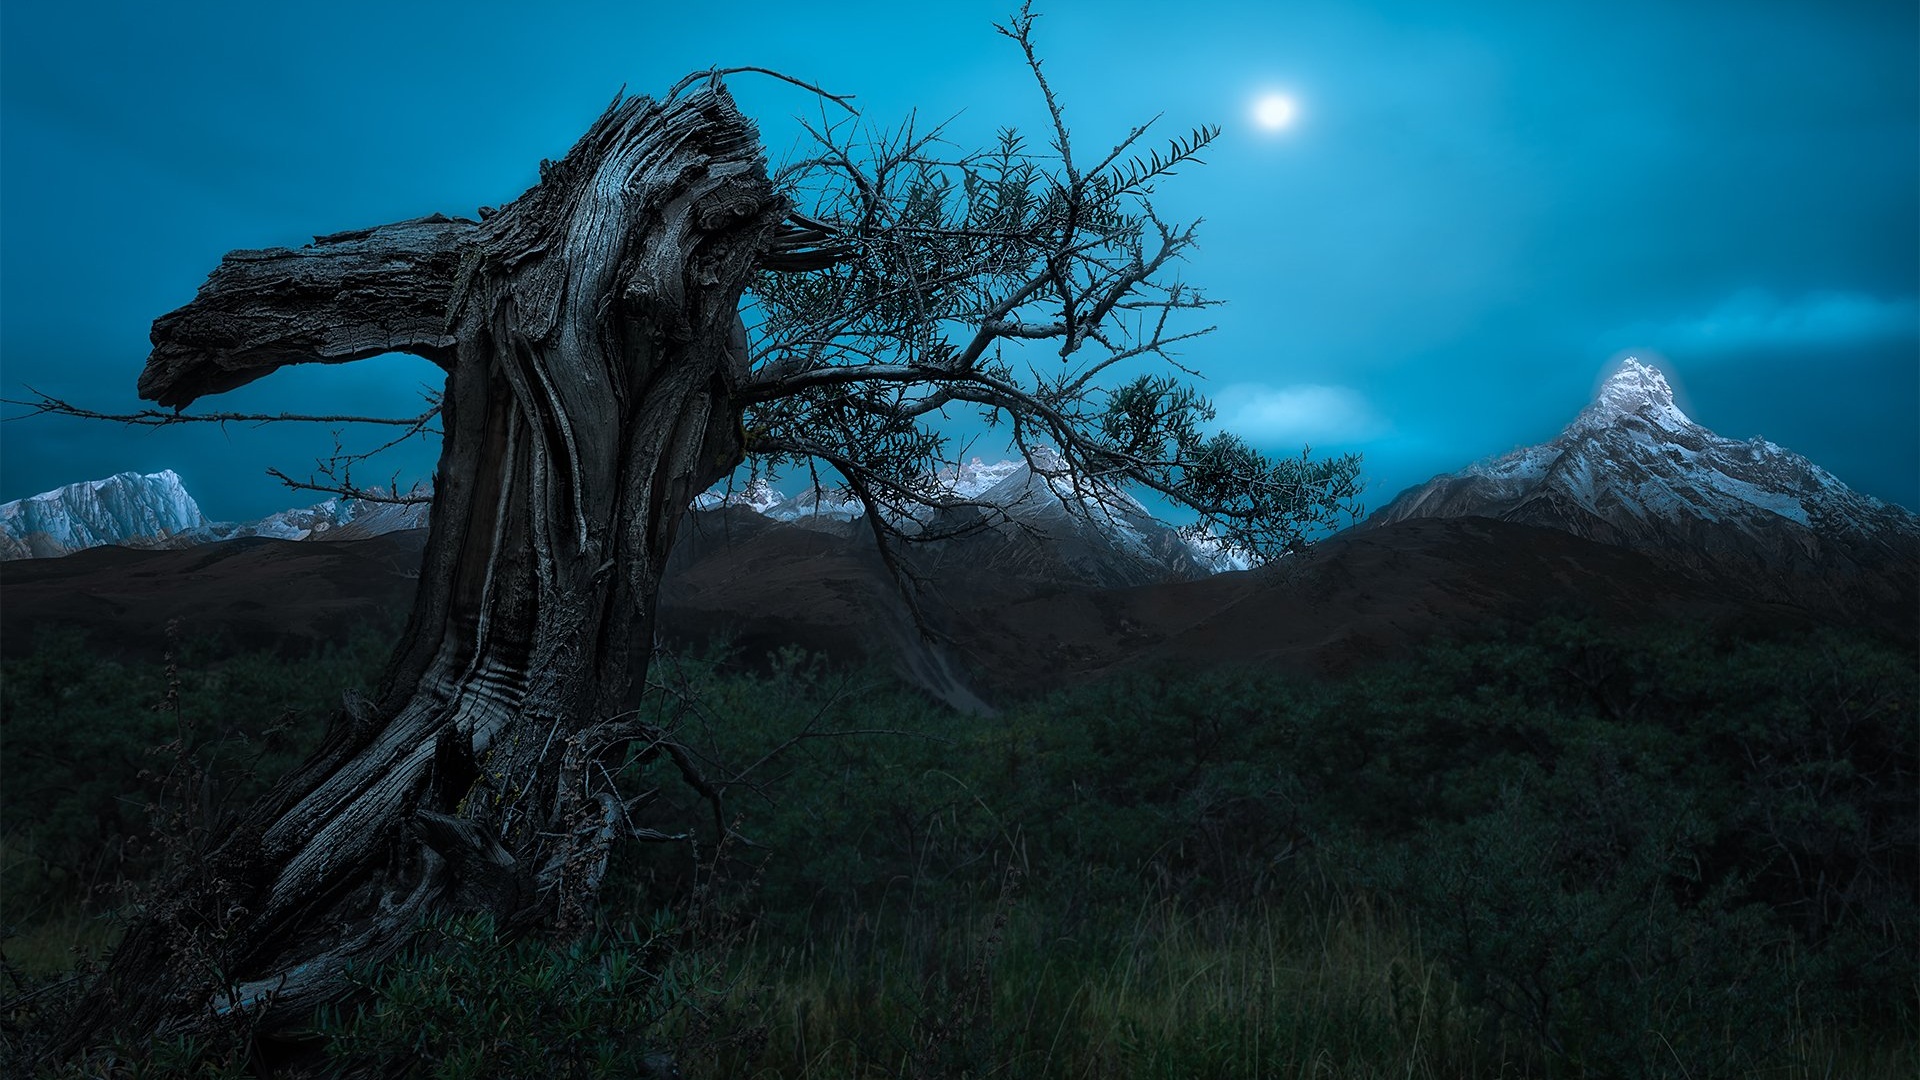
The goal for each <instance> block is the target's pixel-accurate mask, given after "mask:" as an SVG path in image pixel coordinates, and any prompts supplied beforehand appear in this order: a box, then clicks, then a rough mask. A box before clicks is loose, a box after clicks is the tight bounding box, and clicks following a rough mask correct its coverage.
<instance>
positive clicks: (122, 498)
mask: <svg viewBox="0 0 1920 1080" xmlns="http://www.w3.org/2000/svg"><path fill="white" fill-rule="evenodd" d="M426 524H427V505H426V504H425V503H387V502H374V501H365V500H359V499H328V500H326V501H325V502H322V503H317V504H315V505H313V506H307V507H300V508H296V509H292V510H282V511H279V512H278V513H274V514H269V515H268V516H266V517H264V518H261V519H260V520H258V521H248V522H240V523H235V522H217V521H208V520H207V518H206V515H205V514H204V513H202V512H201V510H200V505H199V504H198V503H196V502H195V501H194V499H193V496H192V495H189V494H188V493H187V489H186V487H185V485H183V484H182V483H181V482H180V477H179V475H178V474H176V473H175V472H174V471H173V470H172V469H166V470H163V471H161V472H157V473H151V474H148V475H145V476H142V475H141V474H139V473H134V472H125V473H120V474H119V475H117V476H110V477H107V478H106V479H105V480H88V481H84V482H82V483H78V484H68V485H67V486H66V487H62V488H56V489H54V490H53V491H48V492H43V493H41V494H39V495H35V496H32V497H31V498H26V499H17V500H15V501H13V502H10V503H0V561H4V560H9V559H44V558H53V557H57V556H61V555H67V554H71V553H73V552H75V551H81V550H84V549H86V548H95V547H103V546H105V545H108V544H117V545H120V546H122V547H143V548H155V547H166V548H180V547H192V546H194V545H197V544H209V543H215V542H217V541H221V540H235V539H239V538H241V537H246V536H265V537H269V538H272V539H276V540H319V539H330V540H356V539H365V538H367V537H369V536H378V535H381V534H382V533H389V532H397V531H399V530H402V529H421V528H425V527H426Z"/></svg>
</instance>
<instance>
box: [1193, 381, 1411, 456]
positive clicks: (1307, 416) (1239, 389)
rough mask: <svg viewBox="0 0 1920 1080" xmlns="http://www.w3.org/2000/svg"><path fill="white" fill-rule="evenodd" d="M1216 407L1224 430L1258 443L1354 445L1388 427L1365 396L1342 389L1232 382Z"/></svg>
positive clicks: (1216, 397)
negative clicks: (1344, 443)
mask: <svg viewBox="0 0 1920 1080" xmlns="http://www.w3.org/2000/svg"><path fill="white" fill-rule="evenodd" d="M1213 403H1214V408H1215V409H1216V411H1217V413H1218V422H1219V426H1220V428H1221V429H1222V430H1225V431H1231V432H1233V433H1235V434H1237V435H1240V436H1241V437H1243V438H1245V439H1247V440H1248V441H1249V442H1254V443H1265V444H1271V443H1275V442H1355V441H1359V440H1363V439H1370V438H1373V437H1375V436H1377V435H1380V434H1382V433H1384V432H1385V431H1386V430H1387V427H1388V425H1387V422H1386V421H1385V420H1384V419H1382V418H1381V416H1380V415H1379V414H1378V413H1376V412H1375V411H1374V409H1373V406H1371V405H1369V404H1368V403H1367V400H1366V399H1365V398H1363V397H1361V396H1360V395H1359V394H1358V393H1356V392H1354V391H1352V390H1349V389H1348V388H1346V387H1344V386H1321V385H1318V384H1314V383H1300V384H1297V385H1294V386H1281V387H1273V386H1267V385H1265V384H1262V383H1234V384H1232V385H1230V386H1227V387H1225V388H1224V389H1222V390H1221V391H1220V393H1219V394H1217V395H1215V397H1214V402H1213Z"/></svg>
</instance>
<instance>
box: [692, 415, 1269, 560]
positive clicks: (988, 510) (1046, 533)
mask: <svg viewBox="0 0 1920 1080" xmlns="http://www.w3.org/2000/svg"><path fill="white" fill-rule="evenodd" d="M1036 466H1037V469H1036ZM936 480H937V483H938V487H937V490H938V493H939V495H940V497H942V498H944V499H946V500H949V501H955V502H962V503H966V504H968V505H962V506H955V507H951V508H948V509H943V510H936V511H917V512H916V513H915V514H914V515H911V516H909V515H900V516H898V517H896V518H895V519H894V522H893V523H894V524H895V525H897V526H899V527H900V528H901V529H902V531H904V532H907V533H909V534H911V533H915V532H920V531H923V530H931V531H934V532H947V531H950V530H953V529H955V528H957V527H963V526H966V525H969V524H972V523H976V522H978V523H984V524H985V525H986V528H985V530H984V531H983V534H982V535H983V536H985V537H989V538H991V539H990V540H987V541H984V542H983V541H982V539H981V537H979V536H975V537H967V538H964V539H962V540H960V541H956V542H955V546H954V550H953V551H951V552H948V553H947V554H948V557H958V558H967V559H974V560H985V562H986V564H987V565H989V566H993V567H995V568H998V569H1002V570H1007V571H1011V572H1020V573H1028V574H1032V575H1036V576H1052V577H1060V576H1065V577H1070V578H1072V579H1074V580H1079V581H1085V582H1089V583H1094V584H1103V585H1141V584H1147V583H1150V582H1157V581H1165V580H1168V579H1169V578H1176V579H1178V578H1192V577H1204V576H1206V575H1208V574H1214V573H1219V572H1221V571H1225V570H1245V569H1248V568H1249V567H1250V566H1251V565H1253V561H1252V559H1251V558H1250V556H1248V555H1247V554H1246V553H1244V552H1242V551H1240V550H1238V549H1236V548H1234V547H1232V546H1230V545H1228V544H1227V543H1226V542H1224V541H1223V540H1221V539H1220V538H1218V537H1216V536H1213V535H1211V534H1209V533H1207V532H1205V531H1203V530H1198V529H1194V528H1191V527H1189V528H1185V529H1181V528H1175V527H1172V526H1169V525H1167V524H1166V523H1164V522H1162V521H1159V520H1158V519H1156V518H1155V517H1154V516H1153V514H1152V513H1151V512H1150V511H1149V510H1148V509H1147V508H1146V507H1145V506H1144V505H1142V504H1141V503H1140V502H1139V500H1137V499H1135V498H1133V497H1132V496H1131V495H1128V494H1127V493H1126V492H1124V491H1121V490H1119V489H1117V488H1114V487H1111V486H1106V485H1097V484H1090V485H1085V486H1083V488H1082V489H1081V490H1080V491H1075V490H1074V489H1073V484H1072V479H1071V477H1070V476H1069V475H1067V473H1066V463H1065V462H1064V461H1063V460H1062V459H1061V458H1060V457H1059V456H1058V455H1057V454H1055V453H1054V452H1052V451H1050V450H1048V449H1045V448H1040V449H1037V450H1035V451H1034V454H1033V462H1032V463H1031V464H1030V463H1028V462H1027V461H1026V460H1023V459H1015V460H1010V461H998V462H991V463H989V462H985V461H982V460H981V459H979V458H977V457H976V458H973V459H972V460H970V461H967V462H965V463H962V464H960V465H958V466H957V467H956V468H953V469H949V470H946V471H944V472H942V473H940V474H939V475H938V476H937V477H936ZM694 506H695V508H696V509H702V510H717V509H721V508H723V507H729V506H734V507H742V508H745V509H748V510H752V511H753V512H754V513H756V514H759V515H761V516H763V517H768V518H772V519H773V520H775V521H782V522H788V523H791V524H795V525H799V526H802V527H805V528H810V529H816V530H820V531H824V532H830V533H835V534H842V535H850V534H851V533H852V532H854V531H855V530H856V529H857V530H860V531H864V530H865V526H864V525H860V524H858V523H859V522H861V521H862V520H863V519H864V518H865V516H866V508H865V507H864V506H863V505H862V504H861V503H860V500H859V499H858V498H856V497H855V496H853V495H851V494H849V493H847V492H844V491H840V490H837V489H832V488H823V487H819V486H809V487H808V488H807V489H806V490H803V491H801V492H799V493H797V494H793V495H783V494H781V493H780V492H778V491H776V490H775V489H774V488H773V487H772V485H770V484H769V483H768V482H767V481H766V480H765V479H764V478H762V477H755V478H753V479H752V480H749V481H748V482H747V483H745V484H743V485H741V486H739V487H737V488H733V489H731V490H729V489H726V488H718V487H717V488H715V489H714V490H712V491H709V492H707V493H706V494H704V495H702V496H701V497H700V499H699V500H697V501H696V502H695V504H694ZM995 541H997V542H995ZM961 552H964V554H961ZM933 561H934V562H935V563H937V562H938V561H939V560H938V558H935V559H934V560H933Z"/></svg>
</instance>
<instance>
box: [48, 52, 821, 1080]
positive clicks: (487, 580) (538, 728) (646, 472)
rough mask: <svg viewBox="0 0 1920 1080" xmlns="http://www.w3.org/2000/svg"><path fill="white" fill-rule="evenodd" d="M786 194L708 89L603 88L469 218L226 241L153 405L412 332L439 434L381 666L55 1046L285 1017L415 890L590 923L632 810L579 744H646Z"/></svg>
mask: <svg viewBox="0 0 1920 1080" xmlns="http://www.w3.org/2000/svg"><path fill="white" fill-rule="evenodd" d="M785 209H786V208H785V204H784V201H783V200H782V199H781V198H779V197H778V196H777V195H776V194H775V193H774V191H773V190H772V188H771V186H770V184H769V182H768V180H767V174H766V167H765V162H764V160H763V158H762V155H761V150H760V146H759V140H758V135H757V133H756V131H755V130H754V128H753V126H752V125H751V124H750V123H749V122H748V121H747V120H746V119H744V118H743V117H742V116H741V115H740V114H739V112H738V111H737V110H736V109H735V107H734V105H733V102H732V100H731V98H730V97H729V95H728V94H727V93H726V91H725V90H724V88H722V87H721V86H720V85H719V84H718V83H717V81H715V82H712V83H710V84H706V85H703V86H700V87H698V88H697V89H696V90H695V91H694V92H693V93H691V94H689V95H687V96H684V97H680V98H676V99H672V100H669V101H667V102H665V103H659V102H654V101H651V100H648V99H645V98H627V99H624V100H617V101H616V102H615V103H614V104H613V105H612V106H611V107H610V108H609V109H608V110H607V112H606V113H605V114H604V115H602V116H601V117H600V119H599V120H598V121H597V122H596V123H595V124H594V125H593V127H592V128H591V130H589V131H588V132H587V133H586V135H585V136H584V137H583V138H581V140H580V141H579V143H578V144H577V145H575V146H574V148H573V149H572V151H571V152H570V153H569V154H568V155H567V156H566V158H565V159H563V160H561V161H559V162H557V163H543V165H542V169H541V181H540V183H539V184H538V185H537V186H535V187H534V188H532V189H531V190H529V191H528V192H527V193H526V194H524V195H523V196H521V197H520V198H519V199H518V200H516V201H515V202H514V203H512V204H511V205H509V206H506V207H504V208H502V209H501V210H500V211H499V212H498V213H497V214H494V215H491V216H489V217H488V218H487V219H486V220H484V221H482V222H470V221H461V220H455V219H446V218H440V217H433V218H423V219H419V220H415V221H409V222H402V223H399V224H395V225H388V226H384V227H381V228H377V229H371V230H366V231H364V232H355V233H346V234H339V235H335V236H329V237H321V238H319V239H317V240H316V241H315V243H314V244H313V245H311V246H309V247H306V248H302V249H299V250H297V251H295V250H286V249H274V250H268V251H245V252H235V253H233V254H231V255H229V256H227V258H226V259H225V260H224V261H223V262H222V264H221V266H220V268H219V269H218V270H217V271H215V272H214V274H213V275H212V277H211V278H210V279H209V281H208V282H207V284H206V286H205V287H203V288H202V289H201V291H200V294H199V295H198V296H197V297H196V298H195V299H194V300H193V301H192V302H191V303H189V304H188V305H187V306H186V307H184V308H182V309H180V310H179V311H176V312H173V313H172V314H169V315H166V316H163V317H162V318H160V319H158V320H156V322H155V323H154V331H153V333H154V350H153V355H152V358H151V359H150V360H149V362H148V365H147V369H146V372H145V373H144V374H143V375H142V376H141V380H140V392H141V394H142V396H144V397H147V398H151V399H153V400H155V401H158V402H161V403H163V404H170V405H185V404H187V403H189V402H191V401H193V400H194V399H196V398H198V397H201V396H203V395H207V394H215V393H219V392H221V391H223V390H227V389H231V388H232V387H235V386H238V385H241V384H242V383H245V382H248V381H251V380H253V379H256V378H260V377H262V376H264V375H267V374H269V373H271V372H272V371H273V370H275V369H276V368H278V367H280V366H282V365H285V364H291V363H300V362H307V361H321V362H341V361H347V360H353V359H358V358H361V357H365V356H371V355H374V354H377V353H380V352H385V351H390V350H404V351H409V352H415V353H418V354H420V355H423V356H427V357H429V358H432V359H434V360H435V361H436V362H439V363H441V364H442V365H443V366H445V367H447V368H448V371H449V375H448V386H447V391H446V395H445V398H444V410H445V411H444V416H443V420H444V429H445V444H444V448H443V451H442V454H441V459H440V464H439V468H438V471H437V473H436V476H435V491H434V503H433V509H432V517H431V531H430V539H429V541H428V546H427V551H426V555H425V560H424V565H423V567H422V570H421V577H420V590H419V594H418V598H417V600H416V602H415V605H414V608H413V612H412V615H411V619H410V622H409V624H408V627H407V631H406V634H405V637H404V639H403V642H402V644H401V645H400V646H399V648H398V650H397V652H396V655H395V656H394V658H393V661H392V663H391V666H390V668H389V670H388V673H387V675H386V677H385V680H384V682H383V685H382V687H381V688H380V690H379V691H378V693H377V694H376V695H375V697H374V699H373V700H371V701H369V702H364V703H360V704H358V705H356V706H354V707H350V708H348V709H346V710H343V712H342V714H341V716H340V717H339V718H338V720H337V721H336V724H335V726H334V728H333V730H332V732H331V733H330V735H329V737H328V739H327V740H326V743H325V745H324V746H323V747H322V748H321V749H320V750H319V751H318V752H317V754H316V755H315V757H314V758H313V759H311V760H310V761H308V762H307V763H306V764H305V765H304V766H302V767H301V768H300V769H299V770H297V771H296V772H295V773H294V774H293V775H291V776H289V777H288V778H286V780H284V781H283V782H282V783H281V784H280V785H279V786H278V787H277V788H276V789H275V791H274V793H273V794H272V795H270V796H269V797H268V799H267V800H266V801H265V802H264V803H263V804H262V805H260V806H257V807H255V808H253V810H252V811H251V812H250V816H249V817H248V818H247V819H246V820H244V821H242V822H240V823H239V825H238V827H237V828H235V829H234V830H233V831H232V832H231V834H230V835H229V836H228V837H227V838H226V839H225V840H224V842H223V843H222V844H221V845H220V846H219V847H218V848H217V850H215V851H214V852H212V853H211V855H210V857H208V858H207V859H205V860H204V862H203V864H202V865H200V866H199V867H198V868H196V869H194V870H192V871H190V872H187V873H185V874H183V876H182V877H181V879H180V880H179V881H177V882H175V883H174V884H173V886H172V887H171V888H170V890H169V891H168V892H166V893H164V894H163V900H162V902H161V903H159V904H157V905H155V906H154V907H153V909H152V910H151V911H150V912H149V913H148V915H147V917H146V918H145V919H144V921H143V922H142V923H140V924H139V925H137V926H136V927H134V928H133V929H132V930H131V932H130V933H129V935H128V936H127V938H126V941H125V943H124V945H123V946H122V947H121V949H120V950H119V952H118V953H117V954H116V956H115V957H114V959H113V961H112V963H111V965H110V967H109V969H108V970H107V972H106V973H105V976H104V977H103V978H102V979H101V981H100V982H99V984H98V985H97V986H96V987H95V989H94V991H93V998H92V999H91V1000H92V1003H93V1005H92V1011H91V1012H88V1013H83V1015H82V1017H81V1023H80V1024H79V1025H78V1027H77V1028H76V1030H75V1032H74V1034H73V1036H71V1037H70V1038H69V1039H68V1040H67V1043H68V1045H69V1046H75V1045H78V1042H79V1040H80V1039H83V1038H86V1037H90V1036H91V1035H92V1034H94V1033H96V1030H97V1026H98V1025H99V1024H100V1023H102V1022H106V1021H109V1020H111V1021H112V1022H114V1023H116V1024H118V1025H122V1026H123V1027H124V1028H127V1029H132V1030H137V1031H146V1032H153V1031H163V1030H186V1029H192V1028H195V1027H204V1026H206V1025H209V1024H213V1023H217V1022H218V1020H217V1017H218V1016H219V1015H220V1014H222V1013H230V1012H231V1011H232V1010H234V1009H236V1008H237V1009H243V1010H247V1011H249V1012H250V1013H253V1014H255V1015H254V1017H253V1019H255V1020H256V1021H257V1022H258V1023H260V1024H261V1025H262V1026H263V1029H264V1030H269V1031H271V1030H274V1029H276V1028H279V1027H284V1026H285V1025H286V1024H289V1023H297V1022H299V1021H300V1020H302V1019H303V1018H304V1017H305V1016H306V1015H307V1014H308V1012H309V1010H310V1009H311V1007H313V1006H315V1005H317V1004H320V1003H322V1002H325V1001H328V1000H330V999H333V998H335V997H337V996H338V995H339V994H340V992H341V991H342V989H343V982H342V978H341V976H342V972H343V969H344V967H345V965H347V964H348V963H350V962H365V961H372V960H377V959H379V958H381V957H383V956H385V955H388V954H389V953H390V952H391V951H392V950H393V949H395V948H397V947H398V946H399V945H400V944H401V943H403V941H404V940H405V936H406V934H407V932H408V931H409V930H410V928H411V927H412V926H413V925H414V923H415V922H416V920H417V918H418V917H419V916H420V915H422V914H423V913H425V912H428V911H430V910H436V909H463V910H472V909H477V908H484V909H490V910H492V911H493V912H494V914H496V915H497V916H498V917H500V918H501V919H503V920H512V921H519V922H522V923H526V922H545V923H548V924H551V923H553V922H555V921H561V922H564V921H565V920H566V919H567V918H569V917H573V918H577V917H579V914H580V912H581V911H582V910H584V905H585V904H587V903H590V902H591V894H592V891H593V890H594V888H595V887H596V886H597V883H598V881H599V877H600V874H601V872H602V871H603V869H604V865H605V859H606V847H607V845H608V843H609V842H610V839H611V838H612V837H613V836H614V835H615V833H616V832H617V831H618V830H617V829H616V827H615V826H616V825H617V823H618V820H619V815H620V812H621V807H620V803H619V802H618V800H617V799H615V798H613V797H612V795H611V793H610V792H609V791H607V790H606V788H605V786H604V782H603V776H604V774H603V773H601V772H600V771H599V770H598V769H597V767H596V765H595V759H596V756H597V755H599V754H601V753H603V752H606V751H609V750H610V749H612V748H614V747H616V746H617V745H619V744H620V743H622V742H623V740H624V739H626V738H628V737H630V736H631V735H632V734H633V729H632V728H631V727H630V726H628V725H627V724H626V723H625V722H623V720H622V719H621V714H622V713H623V711H625V710H627V709H628V708H630V706H631V705H632V704H633V703H634V700H635V693H636V687H637V686H638V685H639V684H640V683H641V682H642V680H643V677H644V673H645V670H646V665H647V659H648V656H649V653H650V650H651V646H652V620H653V612H654V605H655V600H656V597H657V596H658V594H659V585H660V575H661V572H662V569H663V567H664V565H665V561H666V557H667V553H668V549H669V547H670V545H671V542H672V538H673V533H674V529H675V527H676V525H677V523H678V521H679V519H680V516H681V515H682V513H683V512H684V510H685V508H686V507H687V506H688V504H689V503H690V502H691V500H692V498H693V496H694V495H695V494H697V493H698V492H699V491H701V490H704V489H705V488H706V487H707V486H709V485H710V484H712V483H713V482H714V481H716V480H717V479H718V478H720V477H722V476H724V475H726V473H727V472H728V471H730V470H731V469H732V468H733V466H734V465H736V464H737V463H738V462H739V461H740V459H741V445H740V428H739V413H738V407H737V406H736V405H735V404H734V403H733V402H732V401H731V400H730V391H731V390H732V388H733V387H734V386H735V385H736V383H737V382H738V381H739V380H741V379H742V378H743V377H744V375H745V365H746V355H745V334H744V329H743V328H742V326H741V323H740V318H739V315H738V307H739V303H740V297H741V293H742V290H743V289H744V287H745V286H746V284H747V282H748V280H749V279H750V277H751V275H752V272H753V270H754V268H755V265H756V262H757V261H758V260H760V259H762V258H763V257H764V256H765V255H766V254H767V252H768V251H769V249H770V246H771V244H772V243H773V240H774V238H775V234H776V231H777V229H778V226H779V222H780V220H781V218H782V216H783V214H784V212H785ZM215 969H217V970H218V971H220V972H222V973H223V976H224V977H223V978H221V979H220V981H219V982H217V983H216V982H214V981H213V980H212V979H211V978H210V977H209V975H208V973H209V972H210V971H212V970H215Z"/></svg>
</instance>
